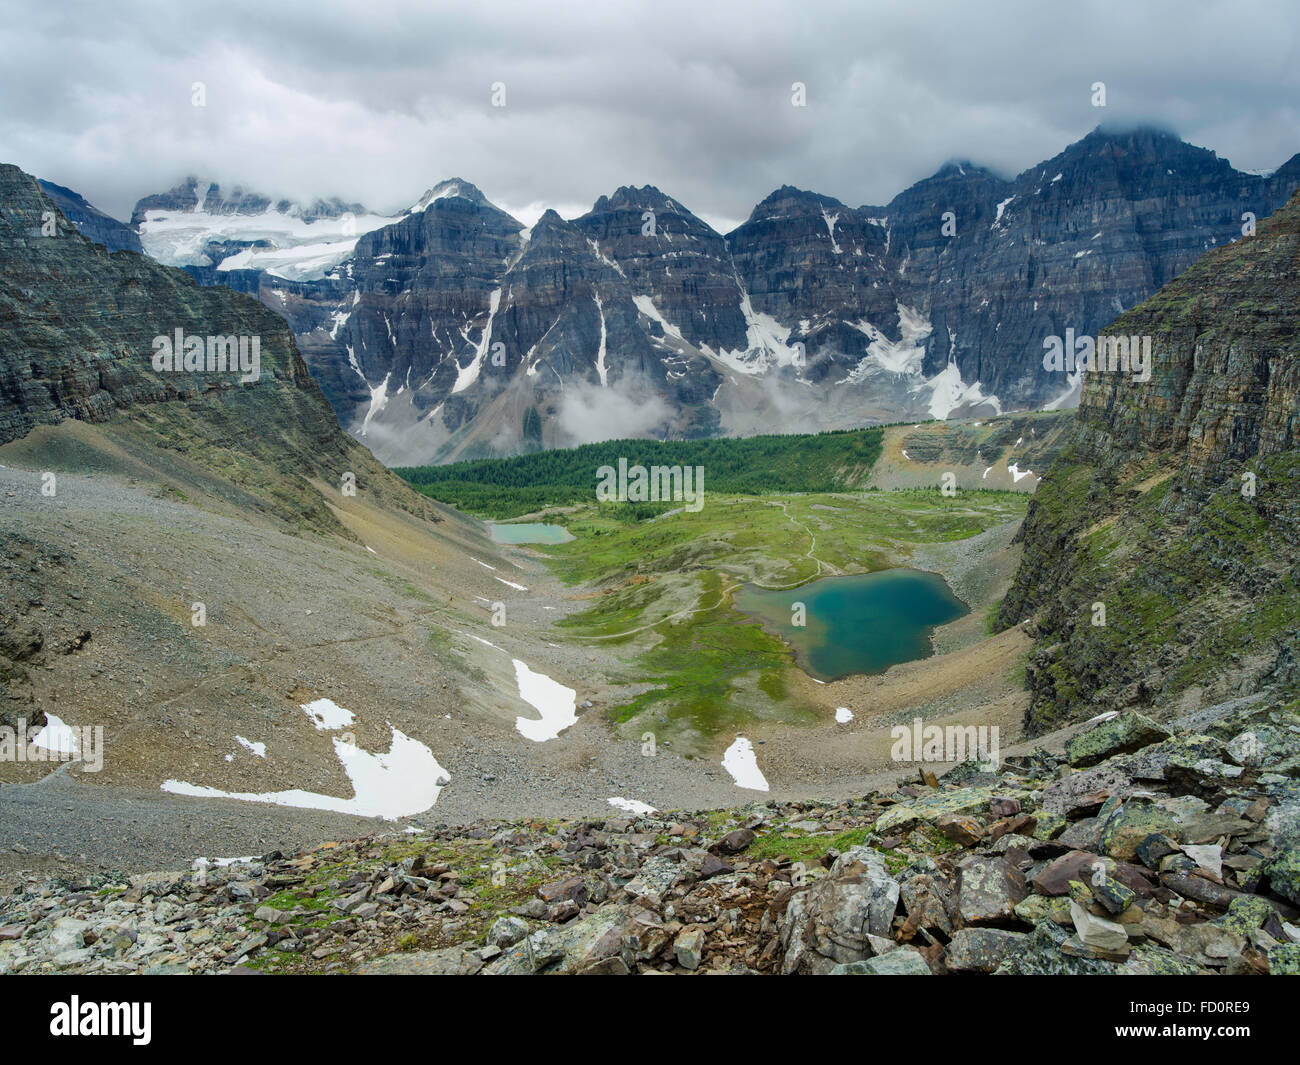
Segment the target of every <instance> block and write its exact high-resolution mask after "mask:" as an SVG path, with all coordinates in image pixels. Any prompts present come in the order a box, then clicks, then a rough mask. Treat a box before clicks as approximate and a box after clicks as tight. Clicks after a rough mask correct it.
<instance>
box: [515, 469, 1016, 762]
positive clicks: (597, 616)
mask: <svg viewBox="0 0 1300 1065" xmlns="http://www.w3.org/2000/svg"><path fill="white" fill-rule="evenodd" d="M1026 505H1027V497H1026V496H1025V495H1024V494H1023V493H1012V492H994V491H970V492H962V493H960V494H959V495H958V496H957V497H955V498H949V497H946V496H943V495H942V494H941V493H940V492H939V491H938V490H930V489H908V490H902V491H897V492H857V493H834V494H807V495H802V494H801V495H786V496H779V497H774V498H764V499H755V498H750V497H745V496H710V497H709V499H708V501H707V503H706V505H705V506H704V508H703V509H702V510H700V511H699V512H696V513H690V512H681V513H677V514H674V515H671V516H670V517H665V518H661V519H659V520H636V519H635V518H632V517H630V516H629V515H628V514H627V513H626V512H625V511H620V510H610V509H606V508H603V507H600V506H598V505H594V504H592V505H588V506H584V507H581V508H578V509H576V510H574V511H572V512H570V513H567V514H565V515H563V516H562V517H561V518H559V519H558V520H561V521H562V522H563V523H564V524H565V526H566V527H567V528H568V529H569V531H570V532H571V533H573V534H574V535H575V537H576V539H575V540H573V541H571V542H569V543H565V544H556V545H550V546H546V547H541V548H539V550H540V551H541V553H543V554H544V555H545V556H546V557H547V558H548V559H549V560H550V563H551V567H552V569H553V571H554V572H555V573H556V574H557V575H558V576H559V577H560V578H562V579H563V580H565V581H566V582H568V583H570V584H575V585H577V584H588V585H595V586H596V587H597V588H599V589H600V591H599V592H598V593H597V594H596V596H595V597H594V599H593V601H592V603H591V606H590V607H589V608H588V609H587V610H585V611H583V612H581V613H578V614H575V615H571V616H570V617H568V618H566V619H565V620H564V621H562V622H560V623H559V625H557V633H558V635H559V636H561V637H564V636H567V637H569V638H570V639H576V640H579V641H599V642H600V643H601V644H602V645H604V646H606V647H617V648H619V649H620V651H622V652H623V661H624V663H625V666H626V668H625V671H624V673H623V674H622V675H621V676H619V677H617V678H614V679H616V680H618V681H621V682H625V683H638V684H647V685H650V688H649V690H647V691H644V692H642V693H641V694H639V695H636V696H635V697H633V698H631V699H629V700H628V701H626V702H624V703H622V704H621V705H618V706H616V707H614V708H613V709H612V710H611V711H610V717H611V718H612V719H613V720H614V721H615V722H617V723H619V724H622V725H626V726H627V731H628V732H629V733H630V732H631V731H632V730H633V729H634V728H635V729H637V730H638V731H643V730H646V729H648V730H650V731H653V732H654V733H655V734H656V738H657V740H658V741H659V742H664V741H665V740H667V741H669V742H670V743H671V744H672V745H673V746H674V749H676V750H677V751H678V753H683V754H687V755H692V756H693V755H703V754H705V753H706V752H711V751H712V750H713V747H714V746H715V744H716V742H720V740H721V739H722V738H725V737H726V736H727V735H728V734H734V733H735V732H736V731H739V730H741V729H743V728H744V727H745V726H746V724H751V723H752V722H754V721H755V720H768V721H781V722H785V723H791V724H799V723H807V722H811V721H814V720H816V719H817V711H815V710H814V709H813V708H811V707H810V706H808V705H805V704H803V703H802V702H801V701H800V700H799V699H798V698H796V697H794V696H793V695H792V694H791V686H790V684H789V677H790V670H792V669H797V668H798V667H797V666H796V665H795V663H794V656H793V653H792V651H791V650H790V649H789V648H788V647H787V646H786V645H785V644H784V643H783V642H782V641H781V640H780V639H779V638H778V637H777V636H774V635H772V634H770V633H768V632H766V631H764V630H763V629H762V628H761V627H760V626H759V625H758V624H757V623H756V622H755V621H753V620H751V619H750V618H749V617H747V616H745V615H743V614H740V613H739V612H737V611H736V610H734V609H733V607H732V605H731V598H732V593H733V592H734V590H735V589H736V588H737V587H739V586H740V585H741V584H743V583H744V582H746V581H756V582H758V583H759V584H762V585H764V586H766V587H787V586H792V585H797V584H800V583H803V582H806V581H809V580H813V579H816V578H818V577H819V576H826V575H829V574H851V573H868V572H873V571H875V570H880V569H885V568H889V567H892V566H900V565H904V566H905V565H908V564H909V562H910V560H911V554H912V552H913V550H914V549H915V547H916V546H917V545H919V544H925V543H943V542H950V541H955V540H961V539H965V538H967V537H970V536H974V535H976V534H978V533H980V532H983V531H984V530H986V529H988V528H990V527H992V526H994V525H998V524H1002V523H1004V522H1008V521H1013V520H1015V519H1016V518H1019V517H1020V516H1021V515H1022V514H1023V513H1024V509H1025V507H1026Z"/></svg>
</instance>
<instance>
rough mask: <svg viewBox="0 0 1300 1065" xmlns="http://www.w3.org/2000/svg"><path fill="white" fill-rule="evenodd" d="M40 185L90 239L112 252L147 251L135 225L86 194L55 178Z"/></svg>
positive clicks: (69, 219)
mask: <svg viewBox="0 0 1300 1065" xmlns="http://www.w3.org/2000/svg"><path fill="white" fill-rule="evenodd" d="M40 186H41V190H42V191H43V192H44V193H45V195H46V196H48V197H49V198H50V199H51V200H53V201H54V204H55V205H56V206H57V207H58V209H59V210H60V211H62V212H63V217H64V218H66V219H67V220H68V221H69V222H71V223H72V224H73V225H74V226H76V227H77V230H78V231H79V232H80V233H81V235H82V236H83V237H85V238H86V239H87V240H92V241H94V242H95V243H96V244H102V245H104V247H106V248H107V249H108V250H109V251H134V252H141V251H143V250H144V249H143V248H142V247H141V246H140V235H139V234H138V233H137V232H136V231H135V230H134V229H133V228H132V227H131V226H128V225H123V224H122V223H121V222H119V221H118V220H117V219H116V218H111V217H109V216H108V215H106V214H105V213H104V212H103V211H101V210H99V209H98V208H97V207H95V206H94V205H93V204H90V203H87V202H86V199H85V197H84V196H81V195H79V194H78V193H75V192H73V191H72V190H71V189H65V188H64V187H63V186H62V185H56V184H54V182H52V181H42V182H41V183H40Z"/></svg>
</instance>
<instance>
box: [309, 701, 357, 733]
mask: <svg viewBox="0 0 1300 1065" xmlns="http://www.w3.org/2000/svg"><path fill="white" fill-rule="evenodd" d="M302 709H303V711H304V712H305V713H306V715H307V716H308V717H309V718H311V719H312V721H313V723H314V724H315V725H316V730H317V731H318V732H332V731H334V730H335V729H340V728H347V726H349V725H351V724H352V723H353V722H354V721H356V716H355V715H354V714H353V713H352V711H351V710H344V709H343V707H341V706H339V704H338V703H336V702H335V701H334V700H333V699H316V700H314V701H312V702H310V703H303V704H302Z"/></svg>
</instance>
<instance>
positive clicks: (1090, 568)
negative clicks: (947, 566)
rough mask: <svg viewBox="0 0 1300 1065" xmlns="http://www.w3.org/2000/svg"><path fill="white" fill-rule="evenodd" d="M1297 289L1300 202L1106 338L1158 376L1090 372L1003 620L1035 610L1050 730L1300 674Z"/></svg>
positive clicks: (1036, 507) (1214, 255)
mask: <svg viewBox="0 0 1300 1065" xmlns="http://www.w3.org/2000/svg"><path fill="white" fill-rule="evenodd" d="M1297 278H1300V195H1298V196H1296V197H1293V198H1292V200H1291V201H1290V202H1289V203H1288V204H1287V205H1286V206H1285V207H1283V208H1282V209H1281V210H1279V211H1278V212H1276V213H1275V214H1274V215H1273V216H1272V217H1271V218H1269V219H1268V220H1267V221H1266V222H1265V223H1262V224H1261V225H1260V226H1259V229H1258V234H1257V235H1256V236H1255V237H1252V238H1247V239H1243V240H1241V241H1239V242H1237V243H1235V244H1232V245H1230V246H1228V247H1224V248H1220V249H1218V250H1216V251H1213V252H1211V253H1210V254H1208V255H1206V256H1204V257H1203V258H1201V259H1200V260H1199V261H1198V262H1197V263H1196V264H1195V265H1193V266H1192V267H1191V268H1190V269H1188V270H1187V271H1186V273H1184V274H1182V275H1181V276H1179V277H1178V278H1176V279H1175V280H1174V281H1172V282H1171V283H1169V284H1168V285H1166V286H1165V287H1164V288H1163V289H1161V291H1159V292H1158V293H1156V295H1155V296H1153V297H1151V298H1150V299H1148V300H1146V301H1145V302H1144V303H1142V304H1140V305H1139V306H1137V307H1135V308H1134V309H1133V310H1131V311H1129V312H1128V313H1126V314H1124V315H1122V316H1121V317H1120V318H1119V319H1118V320H1117V321H1115V322H1114V323H1113V324H1112V325H1111V326H1110V327H1109V328H1108V329H1107V330H1106V334H1107V335H1112V336H1128V337H1145V338H1149V342H1150V345H1151V355H1152V371H1151V377H1150V380H1149V381H1146V382H1141V381H1139V380H1137V379H1136V376H1135V375H1134V374H1133V373H1132V372H1129V373H1125V372H1113V371H1109V370H1107V371H1101V370H1097V371H1093V372H1089V373H1087V374H1086V375H1085V378H1084V382H1085V384H1084V388H1083V394H1082V398H1081V401H1080V406H1079V411H1078V416H1077V424H1076V427H1075V429H1074V432H1073V434H1072V436H1071V439H1070V442H1069V444H1068V445H1067V447H1066V449H1065V451H1064V452H1063V453H1062V455H1061V457H1060V458H1059V459H1058V461H1057V463H1056V464H1055V465H1054V466H1053V467H1052V468H1051V469H1050V470H1049V471H1048V473H1047V476H1046V477H1045V479H1044V481H1043V483H1042V484H1041V485H1040V486H1039V489H1038V494H1037V496H1036V498H1035V500H1034V502H1033V504H1032V505H1031V507H1030V510H1029V513H1028V515H1027V517H1026V520H1025V525H1024V529H1023V532H1022V537H1023V540H1024V543H1025V555H1024V561H1023V563H1022V565H1021V568H1020V571H1019V574H1018V575H1017V578H1016V581H1015V582H1014V584H1013V587H1012V588H1011V590H1010V592H1009V593H1008V595H1007V597H1006V599H1005V601H1004V602H1003V605H1002V607H1001V610H1000V615H999V617H1000V621H1001V623H1002V624H1004V625H1009V624H1015V623H1017V622H1019V621H1021V620H1022V619H1024V618H1027V617H1028V616H1030V615H1031V614H1034V613H1035V612H1037V619H1036V621H1037V624H1038V627H1039V630H1040V639H1039V641H1038V645H1037V647H1036V649H1035V651H1034V652H1033V654H1032V656H1031V661H1030V665H1029V669H1028V679H1029V685H1030V689H1031V691H1032V693H1033V705H1032V706H1031V709H1030V719H1031V724H1032V725H1034V726H1035V727H1038V728H1042V727H1046V726H1048V725H1050V724H1051V723H1053V722H1054V721H1057V720H1059V719H1062V718H1066V717H1072V716H1075V715H1077V714H1082V713H1085V712H1088V711H1094V712H1095V709H1096V708H1097V707H1102V708H1109V707H1110V706H1112V705H1126V704H1129V703H1144V702H1161V701H1168V700H1172V699H1175V698H1180V697H1185V698H1188V699H1192V698H1194V697H1196V696H1198V695H1203V694H1204V693H1205V692H1206V691H1209V692H1211V693H1213V692H1214V691H1217V690H1222V691H1237V690H1243V689H1244V690H1250V689H1252V688H1254V687H1256V686H1259V685H1261V684H1271V683H1281V684H1294V683H1296V682H1297V681H1300V675H1297V673H1296V670H1295V666H1294V659H1295V652H1296V648H1297V645H1300V594H1298V592H1297V583H1298V581H1300V501H1298V500H1297V497H1296V485H1297V483H1300V451H1298V449H1297V433H1298V432H1300V301H1298V300H1297ZM1097 604H1100V605H1101V607H1102V608H1103V609H1104V614H1101V615H1100V617H1101V618H1102V619H1104V624H1099V623H1098V618H1099V612H1098V607H1097Z"/></svg>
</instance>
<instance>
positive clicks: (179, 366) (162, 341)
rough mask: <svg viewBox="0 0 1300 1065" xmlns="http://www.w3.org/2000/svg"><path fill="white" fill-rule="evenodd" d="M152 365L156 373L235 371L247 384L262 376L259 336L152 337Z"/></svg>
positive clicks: (180, 334)
mask: <svg viewBox="0 0 1300 1065" xmlns="http://www.w3.org/2000/svg"><path fill="white" fill-rule="evenodd" d="M153 368H154V369H155V370H157V371H158V372H159V373H202V372H207V373H238V374H240V378H239V380H240V383H241V384H248V383H249V382H250V381H256V380H257V379H258V378H259V377H261V376H262V338H261V337H260V336H210V337H207V338H204V337H201V336H186V335H185V331H184V330H183V329H180V328H178V329H177V330H176V332H175V335H174V337H169V336H167V335H166V334H161V333H160V334H159V335H158V336H156V337H154V338H153Z"/></svg>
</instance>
